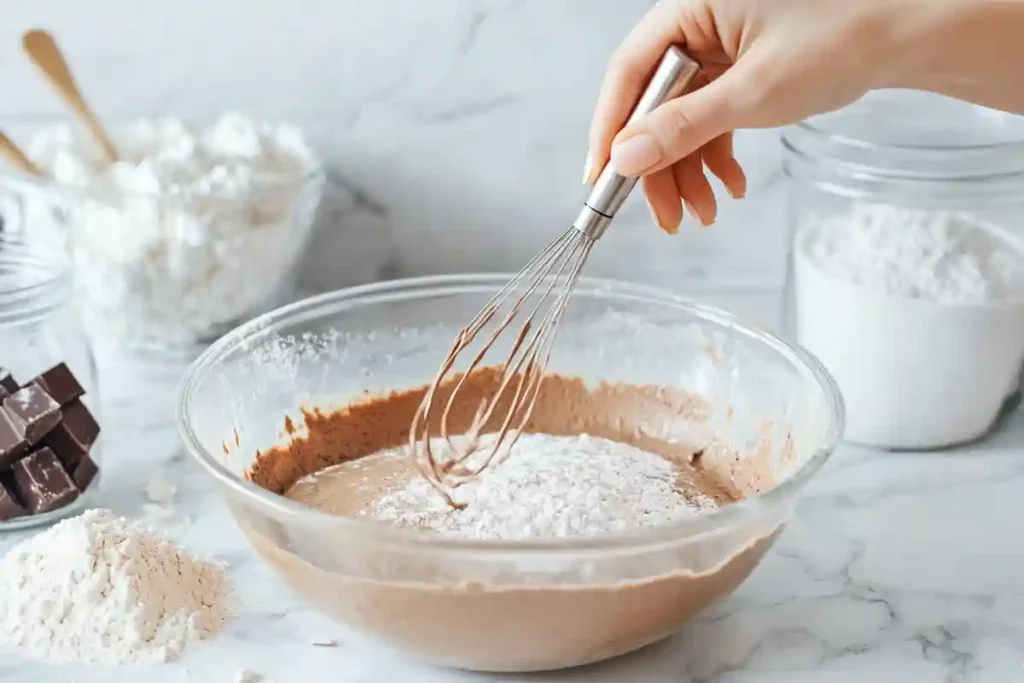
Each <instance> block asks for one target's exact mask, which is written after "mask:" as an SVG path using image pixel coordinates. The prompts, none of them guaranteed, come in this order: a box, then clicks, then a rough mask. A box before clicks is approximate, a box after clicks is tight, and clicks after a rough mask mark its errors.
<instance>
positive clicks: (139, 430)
mask: <svg viewBox="0 0 1024 683" xmlns="http://www.w3.org/2000/svg"><path fill="white" fill-rule="evenodd" d="M108 363H112V364H110V365H107V366H105V367H104V368H103V370H104V376H105V377H106V378H107V382H106V384H105V386H106V387H107V391H106V400H105V401H104V409H103V417H104V423H105V431H106V435H107V436H106V442H105V450H104V462H105V466H106V470H105V477H104V480H103V487H102V489H101V490H100V492H99V497H98V500H97V501H96V502H97V504H99V505H103V506H107V507H110V508H112V509H114V510H115V511H117V512H119V513H122V514H125V515H131V516H138V515H141V514H142V513H143V509H144V508H143V506H144V505H145V504H146V495H145V492H144V489H145V485H146V482H147V481H148V479H149V477H150V476H152V474H153V473H159V474H160V476H161V477H162V478H164V479H166V480H168V481H171V482H173V483H174V484H175V485H176V486H177V487H178V489H179V492H178V497H177V504H176V506H175V509H176V511H177V513H178V514H177V515H176V516H175V518H172V519H169V520H167V521H166V522H157V523H158V525H160V526H162V527H163V528H164V529H165V530H166V531H167V532H168V533H169V534H171V535H172V536H173V537H175V538H176V539H177V540H178V541H179V542H181V543H182V544H184V545H186V546H187V547H188V548H190V549H191V550H193V551H195V552H198V553H201V554H205V555H210V556H215V557H218V558H220V559H223V560H225V561H227V562H228V563H229V565H230V575H231V579H232V582H233V584H234V587H235V591H236V595H235V601H236V605H237V612H238V616H237V618H236V619H235V621H233V622H232V623H231V624H230V625H229V627H228V628H227V629H226V631H225V632H224V633H223V634H221V635H220V636H218V637H217V638H216V639H214V640H213V641H212V642H211V643H210V644H208V645H206V646H204V647H199V648H196V649H193V650H190V651H188V652H187V653H186V656H185V658H184V659H183V660H182V661H180V662H177V663H174V664H169V665H163V666H150V667H143V668H141V669H140V668H137V667H132V668H94V667H52V666H43V665H38V664H28V663H24V662H17V661H12V660H11V659H9V658H7V657H4V658H3V659H2V660H0V680H3V681H10V682H11V683H36V682H42V681H51V680H54V679H55V677H60V679H61V680H74V681H76V682H77V683H99V682H101V681H115V680H132V679H135V678H137V677H138V676H139V675H144V676H145V677H146V680H152V681H157V682H163V681H204V682H206V681H210V682H215V681H230V680H233V677H234V675H235V674H236V673H237V671H239V670H241V669H250V670H253V671H256V672H259V673H260V674H262V675H264V676H265V677H266V678H265V679H264V680H267V681H279V682H285V681H308V682H309V683H314V682H318V681H325V682H326V681H335V682H340V683H363V682H366V683H369V682H370V681H402V682H403V683H404V682H408V683H435V682H436V683H441V682H448V681H453V682H454V681H466V682H472V681H480V682H481V683H499V682H500V683H512V681H520V680H523V681H525V680H529V681H538V682H544V683H546V682H551V683H555V682H566V683H568V682H570V681H588V682H589V681H609V682H612V681H622V680H630V681H638V682H640V683H648V682H649V683H665V682H667V681H693V682H701V683H704V682H706V683H711V682H716V683H717V682H728V683H731V682H733V681H736V682H742V683H764V682H775V681H778V682H780V683H781V682H785V683H791V682H794V681H795V682H797V683H801V682H804V681H807V682H811V681H814V682H817V681H828V682H829V683H834V682H839V683H844V682H846V681H851V682H853V681H858V682H859V681H868V680H870V681H882V682H885V683H888V682H892V683H907V682H915V683H917V682H920V683H933V682H934V683H989V682H990V681H1014V680H1019V678H1020V676H1021V671H1022V669H1024V579H1022V577H1024V543H1021V534H1020V528H1019V526H1020V525H1019V520H1020V519H1021V517H1022V515H1024V498H1022V496H1021V495H1020V492H1021V491H1022V490H1024V457H1022V456H1021V448H1020V444H1021V443H1024V417H1021V416H1017V417H1016V418H1014V419H1013V420H1012V421H1011V422H1010V423H1009V424H1008V425H1007V427H1006V429H1004V430H1003V431H1002V432H1000V433H998V434H996V435H995V436H994V437H993V438H991V439H990V440H988V441H987V442H984V443H982V444H979V445H976V446H972V447H968V448H963V449H959V450H955V451H951V452H946V453H936V454H891V453H877V452H874V451H870V450H866V449H860V448H855V447H850V446H844V447H842V448H841V449H840V451H839V452H838V453H837V454H836V456H835V457H834V458H833V459H832V461H831V462H830V463H829V464H828V465H827V466H826V467H825V469H824V470H823V471H822V473H821V474H820V475H819V476H818V478H817V479H816V480H815V481H813V482H812V483H811V485H810V486H809V488H808V491H807V494H806V495H805V497H804V498H803V500H802V501H801V503H800V505H799V507H798V510H797V515H796V518H795V519H794V520H793V522H792V523H791V524H790V525H789V526H788V527H787V529H786V530H785V532H784V533H783V534H782V536H781V538H780V539H779V541H778V542H777V543H776V545H775V547H774V548H773V549H772V550H771V551H770V552H769V554H768V555H767V556H766V558H765V560H764V561H763V563H762V564H761V566H760V567H759V568H758V569H757V570H755V572H754V574H753V575H752V576H751V577H750V579H748V581H747V582H746V583H744V584H743V585H742V586H741V587H740V589H739V590H738V591H737V592H736V593H735V594H734V595H732V596H731V597H729V598H728V599H726V600H725V601H724V602H723V603H721V604H720V605H719V606H718V607H716V608H715V609H713V610H712V611H711V612H710V613H709V614H707V615H706V616H704V617H702V618H701V619H699V620H698V621H696V622H695V623H693V624H691V625H690V626H689V627H688V628H686V629H685V630H684V631H683V632H682V633H681V634H679V635H677V636H675V637H673V638H671V639H669V640H667V641H665V642H663V643H660V644H657V645H654V646H652V647H650V648H647V649H646V650H643V651H641V652H638V653H635V654H633V655H629V656H626V657H623V658H620V659H617V660H614V661H612V662H609V663H606V664H601V665H597V666H593V667H587V668H584V669H580V670H576V671H569V672H562V673H552V674H543V675H536V676H530V677H525V678H524V677H518V678H517V677H509V676H505V677H501V676H486V675H473V674H466V673H459V672H452V671H446V670H443V669H437V668H433V667H428V666H423V665H421V664H418V663H416V662H412V661H409V660H406V659H404V658H402V657H401V656H398V655H395V654H394V653H392V652H390V651H388V650H386V649H384V648H381V647H379V646H377V645H375V644H373V643H368V642H366V641H364V640H362V639H359V638H358V637H356V636H354V635H353V634H351V633H349V632H347V631H346V630H345V629H343V628H342V627H340V626H338V625H336V624H334V623H333V622H331V621H330V620H329V619H327V618H325V617H323V616H321V615H319V614H317V613H316V612H315V611H314V610H312V609H311V608H310V607H308V606H307V605H304V604H302V603H300V602H299V601H298V600H297V599H296V598H294V597H293V596H292V595H291V594H290V593H289V591H288V589H286V588H285V587H284V586H283V585H282V584H281V583H280V582H279V581H278V580H277V579H276V578H275V577H274V576H273V574H272V573H271V572H270V570H269V569H268V568H267V567H266V566H265V565H264V564H263V563H262V562H261V561H260V560H259V559H258V558H257V557H256V556H255V554H254V553H253V552H252V551H251V550H249V548H248V546H247V544H246V541H245V540H244V538H243V537H242V535H241V533H240V532H239V531H238V530H237V528H236V527H235V525H234V523H233V521H232V520H231V518H230V516H229V515H228V513H227V510H226V508H225V506H224V505H223V503H222V501H221V500H220V498H219V496H218V494H217V493H216V492H215V491H214V490H213V487H212V484H211V482H210V481H208V480H207V478H206V475H205V474H204V473H203V472H201V470H200V469H199V468H198V467H197V466H194V465H193V463H192V462H191V460H190V459H189V458H188V457H187V456H186V455H185V454H184V453H183V452H182V449H181V447H180V445H179V442H178V440H177V437H176V435H175V433H174V430H173V426H172V425H171V424H170V414H171V413H170V403H169V401H168V398H169V397H170V396H172V395H173V391H174V388H173V384H174V382H173V377H171V376H170V375H171V374H172V373H166V376H167V378H168V379H167V380H163V381H157V380H155V379H151V380H150V381H148V382H147V383H146V384H145V388H144V389H142V388H140V387H138V385H134V386H136V390H135V391H133V392H130V393H129V392H127V391H125V389H126V388H127V387H130V386H133V382H130V381H128V379H130V378H127V377H125V378H121V380H122V381H120V382H118V381H116V380H117V377H115V376H114V375H115V374H116V373H117V372H118V371H119V370H120V371H122V372H123V371H125V370H126V369H127V368H128V366H127V365H125V364H124V363H123V362H118V361H117V359H109V360H108ZM145 396H148V397H149V398H148V399H145V398H143V397H145ZM185 518H187V523H185V521H186V519H185ZM24 535H25V534H18V535H10V536H0V553H2V552H4V551H6V549H7V548H8V547H10V545H11V544H13V543H14V542H16V541H17V540H18V539H19V538H22V537H24ZM324 640H335V641H337V646H336V647H316V646H314V645H313V644H312V643H313V642H314V641H324Z"/></svg>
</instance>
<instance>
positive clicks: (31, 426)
mask: <svg viewBox="0 0 1024 683" xmlns="http://www.w3.org/2000/svg"><path fill="white" fill-rule="evenodd" d="M4 409H5V410H6V411H7V413H8V414H9V415H10V416H11V417H13V418H14V419H15V420H20V421H21V423H22V425H23V427H22V428H23V429H24V431H25V441H28V443H29V445H34V444H36V443H38V442H39V440H40V439H42V438H43V437H44V436H46V434H47V432H49V431H50V430H51V429H53V428H54V427H56V426H57V425H58V424H60V420H61V414H60V404H58V403H57V402H56V401H54V400H53V398H52V397H51V396H50V395H49V394H48V393H46V392H45V391H44V390H43V388H42V387H40V386H39V385H38V384H28V385H26V386H23V387H22V388H21V389H18V390H17V391H15V392H14V393H13V394H11V395H10V396H8V397H7V398H5V399H4Z"/></svg>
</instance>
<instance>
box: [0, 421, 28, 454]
mask: <svg viewBox="0 0 1024 683" xmlns="http://www.w3.org/2000/svg"><path fill="white" fill-rule="evenodd" d="M27 450H28V442H27V441H26V440H25V425H24V424H23V423H22V421H21V420H19V419H17V418H15V417H14V416H13V415H11V414H10V413H8V412H7V410H5V409H4V408H3V407H2V406H0V467H7V466H8V465H10V464H11V463H13V462H14V461H15V460H17V459H18V458H19V457H21V455H22V454H24V453H25V452H26V451H27Z"/></svg>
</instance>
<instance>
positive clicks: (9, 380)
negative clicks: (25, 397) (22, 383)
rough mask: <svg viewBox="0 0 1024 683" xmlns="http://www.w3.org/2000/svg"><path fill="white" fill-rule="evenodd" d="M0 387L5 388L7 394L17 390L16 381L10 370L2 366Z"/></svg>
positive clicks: (0, 369) (0, 368)
mask: <svg viewBox="0 0 1024 683" xmlns="http://www.w3.org/2000/svg"><path fill="white" fill-rule="evenodd" d="M0 387H3V388H4V389H6V390H7V393H8V394H13V393H14V392H15V391H17V390H18V383H17V382H15V381H14V377H12V376H11V371H10V370H8V369H7V368H4V367H0Z"/></svg>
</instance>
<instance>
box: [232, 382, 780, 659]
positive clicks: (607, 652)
mask: <svg viewBox="0 0 1024 683" xmlns="http://www.w3.org/2000/svg"><path fill="white" fill-rule="evenodd" d="M497 378H498V373H497V370H496V369H494V368H485V369H483V370H481V371H478V372H475V373H474V374H473V375H471V376H470V377H469V378H467V381H466V383H465V384H464V385H463V387H462V389H461V390H460V392H464V393H460V396H462V397H463V398H464V399H465V400H464V401H461V402H460V403H459V404H458V405H457V406H456V409H455V410H453V414H452V415H451V416H450V422H449V425H450V428H451V431H452V432H454V433H458V432H459V431H461V430H465V429H466V428H467V427H468V425H469V424H470V422H471V420H472V418H473V413H474V411H475V409H476V406H477V405H478V403H479V400H480V399H481V398H482V397H484V396H490V395H491V394H492V393H493V391H494V388H495V386H496V381H497ZM456 379H457V378H455V379H452V380H451V381H450V382H448V383H446V385H445V386H443V387H442V389H441V392H440V397H439V400H440V401H446V400H447V396H448V394H449V392H450V391H451V388H452V386H454V382H455V381H456ZM425 391H426V387H420V388H416V389H410V390H408V391H402V392H396V393H392V394H389V395H387V396H383V397H377V398H368V399H367V400H365V401H363V402H361V403H356V404H353V405H350V406H347V407H345V408H343V409H341V410H338V411H335V412H323V411H320V410H317V409H308V410H304V411H303V415H304V424H302V425H295V424H292V423H291V421H287V422H286V424H285V431H286V432H287V433H288V434H290V438H289V439H288V442H287V443H285V444H282V445H280V446H278V447H275V448H272V449H270V450H268V451H265V452H262V453H259V454H258V455H257V457H256V459H255V461H254V464H253V466H252V468H251V469H250V471H249V473H248V477H249V478H250V479H251V480H252V481H253V482H255V483H257V484H258V485H260V486H262V487H264V488H266V489H268V490H270V491H273V492H275V493H278V494H283V495H287V496H289V497H292V498H294V499H298V500H301V501H302V502H305V503H306V504H310V505H313V506H315V507H317V508H319V509H322V510H324V511H328V512H332V513H334V514H343V515H345V516H356V515H357V514H358V512H359V511H361V510H362V509H365V506H366V505H367V504H369V502H370V501H371V500H372V499H373V495H374V489H373V487H372V486H369V487H366V486H364V487H362V490H363V491H364V497H363V498H360V499H354V498H346V499H344V500H339V499H337V497H335V496H334V494H331V495H330V496H326V497H325V496H324V494H323V490H318V489H317V488H316V487H309V486H305V487H304V486H303V485H301V484H300V485H299V486H296V482H298V481H299V480H300V479H301V478H303V477H305V476H306V475H309V474H311V473H314V472H317V471H319V470H322V469H324V468H327V467H331V466H334V465H337V464H340V463H343V462H349V461H353V460H356V459H358V458H362V457H364V456H366V455H369V454H371V453H375V452H377V451H380V450H383V449H387V448H393V447H396V446H400V445H402V444H405V443H406V442H407V440H408V429H409V424H410V421H411V419H412V417H413V414H414V412H415V410H416V408H417V407H418V405H419V403H420V401H421V400H422V398H423V395H424V393H425ZM710 408H711V407H710V406H709V405H708V404H707V402H706V401H704V400H703V399H701V398H699V397H696V396H694V395H692V394H688V393H685V392H681V391H678V390H672V389H667V388H664V387H654V386H630V385H624V384H600V385H596V386H590V387H588V386H587V385H586V384H585V383H584V382H583V381H582V380H580V379H577V378H570V377H563V376H558V375H549V376H547V377H546V378H545V379H544V381H543V383H542V386H541V390H540V395H539V397H538V403H537V406H536V408H535V410H534V411H533V414H532V417H531V419H530V422H529V423H528V424H527V427H526V430H525V431H527V432H542V433H548V434H554V435H571V434H579V433H587V434H590V435H592V436H597V437H604V438H607V439H612V440H616V441H621V442H625V443H629V444H631V445H634V446H636V447H638V448H641V449H643V450H646V451H649V452H653V453H657V454H659V455H661V456H662V457H665V458H668V459H670V460H671V461H673V462H675V463H676V464H677V465H678V466H679V469H680V479H679V488H680V489H681V490H683V491H684V492H685V491H687V489H690V490H693V491H699V492H702V493H704V494H705V495H708V496H710V497H712V498H714V499H715V500H716V501H718V502H719V503H720V504H728V503H729V502H730V501H734V500H737V499H740V498H743V497H745V496H747V495H750V494H751V493H755V492H759V491H762V490H764V489H765V488H769V487H771V486H772V485H773V484H774V477H773V476H772V472H771V467H770V464H769V461H770V452H769V446H768V445H767V443H765V444H764V445H763V447H762V448H760V449H759V450H758V451H757V452H754V453H743V454H741V453H738V452H737V451H735V450H733V449H731V448H728V447H726V446H723V445H722V444H721V443H719V442H717V441H714V440H709V441H708V442H706V443H701V444H697V443H679V442H677V441H676V440H675V439H673V438H672V434H673V427H675V428H676V433H678V428H679V425H681V424H685V425H691V426H696V427H697V428H698V429H695V430H690V431H692V432H694V433H698V432H699V427H700V425H701V424H702V423H703V422H705V421H706V420H707V418H708V417H709V415H710ZM495 414H496V415H503V412H502V410H501V409H499V410H497V411H496V413H495ZM496 428H497V425H488V428H487V429H485V430H484V431H495V430H496ZM227 447H228V446H226V448H227ZM395 466H396V468H398V469H396V471H395V472H394V473H390V474H389V473H388V472H385V471H382V470H381V469H380V468H377V467H374V468H372V469H368V470H367V472H372V476H374V477H380V478H381V484H382V486H384V485H385V484H387V481H385V479H387V477H389V476H391V475H394V476H397V477H405V476H408V474H409V471H408V469H407V468H406V469H403V467H402V464H401V463H400V462H396V463H395ZM353 469H354V470H356V471H358V466H356V467H354V468H353ZM371 483H372V482H371ZM332 491H337V489H332ZM366 491H369V492H370V493H369V494H365V492H366ZM350 493H351V492H350ZM341 497H344V496H341ZM240 521H241V522H242V528H243V530H244V531H245V532H246V534H247V535H248V537H249V539H250V541H251V542H252V543H253V545H254V546H255V547H256V549H257V550H258V551H259V552H260V553H261V554H262V555H263V556H264V557H265V558H266V559H267V560H268V561H269V562H270V563H271V564H272V565H273V566H274V567H275V568H276V569H277V570H278V571H279V572H280V573H281V574H282V576H283V577H284V578H285V579H286V580H287V581H288V582H289V584H290V585H291V586H292V587H293V588H294V589H295V590H296V591H297V592H299V593H300V594H302V595H304V596H306V597H307V598H308V599H309V600H310V601H311V603H312V604H315V605H317V606H318V607H320V608H321V609H324V610H325V611H327V612H328V613H330V614H332V615H334V616H336V617H337V618H339V619H340V620H341V621H343V622H345V623H348V624H350V625H352V626H355V627H357V628H360V629H362V630H364V631H367V632H369V633H371V634H373V635H375V636H377V637H378V638H381V639H382V640H385V641H388V642H391V643H393V644H395V645H397V646H399V647H401V648H402V649H404V650H407V651H409V652H411V653H413V654H416V655H418V656H421V657H424V658H426V659H429V660H433V661H436V662H440V663H446V664H451V665H454V666H459V667H465V668H471V669H479V670H489V671H530V670H542V669H553V668H562V667H566V666H574V665H579V664H584V663H588V662H593V661H598V660H601V659H605V658H608V657H611V656H615V655H617V654H622V653H625V652H629V651H631V650H634V649H636V648H638V647H641V646H643V645H645V644H647V643H651V642H654V641H656V640H659V639H661V638H663V637H665V636H667V635H669V634H671V633H672V632H674V631H675V630H677V629H678V628H679V627H680V626H681V625H682V624H684V623H685V622H686V621H688V620H689V619H690V618H692V616H693V615H694V614H696V613H697V612H698V611H700V610H701V609H703V608H705V607H707V606H708V605H709V604H711V603H712V602H714V601H715V600H716V599H718V598H720V597H722V596H724V595H727V594H728V593H730V592H731V591H732V590H733V589H735V587H736V586H737V585H739V583H740V582H742V581H743V579H744V578H746V576H747V575H748V574H749V573H750V571H751V570H752V569H753V568H754V566H755V565H756V564H757V562H758V561H759V559H760V557H761V555H762V554H763V553H764V551H765V550H766V549H767V547H768V546H769V545H770V543H771V540H772V539H773V537H774V534H775V531H776V530H775V529H772V528H768V529H759V530H751V529H749V528H747V529H737V530H735V531H737V532H741V533H736V534H735V535H734V536H732V537H730V536H727V535H726V534H722V535H720V536H718V537H711V538H708V539H706V540H704V541H702V542H701V543H700V544H699V545H697V544H695V543H694V544H689V545H686V544H682V545H680V546H678V547H675V548H671V549H662V551H660V552H661V553H662V554H660V555H658V556H657V557H653V558H652V557H650V556H648V555H646V554H644V553H641V554H637V555H624V556H623V555H616V554H614V553H609V554H606V555H603V556H602V555H600V554H599V555H595V556H591V557H589V558H581V559H579V560H573V561H566V560H560V561H559V562H555V563H554V565H555V566H557V567H559V568H558V569H553V568H551V567H545V565H544V563H540V565H538V566H531V564H530V561H529V558H526V559H525V560H522V561H525V564H521V565H520V562H521V560H514V559H509V558H501V559H493V560H491V559H490V558H487V559H480V560H479V561H478V562H472V563H468V564H467V561H466V560H465V559H464V558H459V557H455V556H454V555H449V554H446V553H436V554H435V553H426V554H423V552H422V551H417V550H416V549H409V550H408V551H404V552H403V551H402V550H399V549H397V548H396V547H395V546H388V547H384V546H380V545H378V544H376V543H374V542H373V541H372V536H366V535H364V534H354V533H350V532H343V531H337V536H336V537H335V536H334V535H333V534H335V532H334V531H333V530H332V531H325V530H324V529H323V528H322V527H320V528H318V529H312V528H310V529H306V528H303V527H297V526H291V525H289V526H288V527H284V526H282V525H280V524H278V523H276V522H272V521H269V520H263V519H256V518H248V517H247V518H243V519H240ZM424 533H428V532H424ZM666 552H667V553H670V554H672V555H671V556H672V559H671V561H669V562H668V564H667V565H666V556H665V555H664V553H666ZM478 559H479V558H478ZM574 565H575V566H574ZM584 565H586V567H584ZM520 566H521V567H522V569H521V570H517V569H516V567H520ZM652 566H654V567H657V568H658V569H657V572H658V573H657V574H656V575H653V576H652V575H651V572H652V569H651V567H652ZM567 567H568V569H567ZM673 568H675V569H673ZM584 570H586V571H584ZM520 571H521V572H522V576H521V577H520V578H519V579H517V578H515V574H516V573H517V572H520ZM510 572H511V574H512V575H511V576H510ZM580 572H583V574H584V575H581V574H580ZM441 623H443V624H444V627H443V628H441V627H440V624H441Z"/></svg>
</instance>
